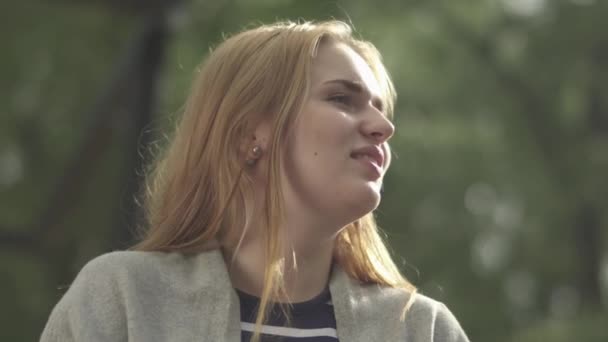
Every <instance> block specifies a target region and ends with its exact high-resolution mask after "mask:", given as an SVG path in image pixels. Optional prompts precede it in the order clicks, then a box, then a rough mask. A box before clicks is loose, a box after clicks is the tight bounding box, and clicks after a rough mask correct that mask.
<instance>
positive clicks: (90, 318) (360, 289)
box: [41, 250, 468, 342]
mask: <svg viewBox="0 0 608 342" xmlns="http://www.w3.org/2000/svg"><path fill="white" fill-rule="evenodd" d="M330 292H331V296H332V302H333V305H334V312H335V316H336V324H337V333H338V338H339V339H340V341H341V342H372V341H378V342H380V341H382V342H386V341H401V342H468V339H467V337H466V335H465V333H464V332H463V330H462V328H461V327H460V325H459V324H458V322H457V321H456V319H455V318H454V316H453V315H452V314H451V313H450V311H449V310H448V309H447V308H446V307H445V305H443V304H441V303H439V302H436V301H434V300H432V299H430V298H428V297H425V296H423V295H419V294H416V295H415V296H416V297H415V301H414V304H413V305H412V306H411V308H410V310H409V311H408V313H407V315H406V318H405V321H400V320H399V317H400V315H401V312H402V310H403V308H404V306H405V303H406V302H407V300H408V299H409V295H408V294H407V293H405V292H404V291H403V290H397V289H392V288H386V287H381V286H378V285H363V284H360V283H359V282H357V281H354V280H353V279H351V278H350V277H348V275H347V274H346V273H345V272H344V271H342V270H341V269H340V268H339V267H334V270H333V273H332V277H331V280H330ZM240 339H241V333H240V312H239V299H238V296H237V294H236V293H235V291H234V290H233V288H232V285H231V283H230V278H229V276H228V272H227V269H226V265H225V263H224V260H223V258H222V255H221V253H220V252H219V251H218V250H215V251H210V252H204V253H200V254H197V255H194V256H184V255H182V254H178V253H158V252H113V253H109V254H105V255H102V256H100V257H98V258H95V259H93V260H92V261H91V262H89V263H88V264H87V265H86V266H85V267H84V268H83V269H82V270H81V272H80V273H79V274H78V276H77V277H76V280H75V281H74V282H73V284H72V285H71V287H70V289H69V290H68V291H67V292H66V293H65V295H64V296H63V298H62V299H61V300H60V301H59V303H58V304H57V306H56V307H55V308H54V309H53V311H52V313H51V316H50V318H49V320H48V322H47V325H46V327H45V329H44V331H43V333H42V337H41V341H42V342H51V341H61V342H69V341H86V342H102V341H104V342H105V341H107V342H110V341H112V342H119V341H141V342H154V341H172V342H190V341H198V342H204V341H210V342H211V341H213V342H219V341H226V342H239V341H240Z"/></svg>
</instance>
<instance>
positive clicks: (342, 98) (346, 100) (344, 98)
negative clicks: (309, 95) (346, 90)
mask: <svg viewBox="0 0 608 342" xmlns="http://www.w3.org/2000/svg"><path fill="white" fill-rule="evenodd" d="M328 100H329V101H331V102H335V103H339V104H343V105H350V104H351V98H350V96H349V95H347V94H336V95H332V96H330V97H329V99H328Z"/></svg>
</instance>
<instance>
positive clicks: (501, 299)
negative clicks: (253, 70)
mask: <svg viewBox="0 0 608 342" xmlns="http://www.w3.org/2000/svg"><path fill="white" fill-rule="evenodd" d="M166 3H168V2H162V1H152V2H144V1H137V0H130V1H123V2H120V1H110V0H107V1H102V0H97V1H93V0H89V1H67V0H64V1H48V0H47V1H44V0H21V1H15V0H14V1H8V2H2V3H1V4H0V13H2V20H0V25H3V27H2V29H0V41H1V42H2V51H3V53H2V54H1V55H0V60H1V61H2V63H0V72H1V75H2V77H1V78H0V90H2V91H1V92H0V108H1V113H2V115H1V116H0V191H1V196H0V243H1V250H0V256H1V257H0V270H1V276H2V281H1V282H0V283H1V284H3V287H2V288H3V291H1V292H0V296H1V297H0V302H2V303H3V305H2V308H1V309H0V321H2V322H5V323H10V324H5V325H4V327H3V329H2V331H1V332H0V340H2V341H31V340H36V339H37V338H38V336H39V334H40V332H41V330H42V327H43V325H44V323H45V320H46V318H47V317H48V314H49V312H50V310H51V308H52V307H53V305H54V304H55V303H56V302H57V300H58V299H59V298H60V296H61V294H62V293H63V291H64V289H65V287H66V285H68V284H69V282H70V281H71V280H72V279H73V277H74V275H75V274H76V272H77V271H78V270H79V269H80V267H82V265H83V264H84V263H85V262H86V261H87V260H89V259H91V258H93V257H94V256H96V255H99V254H101V253H103V252H106V251H109V250H112V249H117V248H124V247H125V246H127V245H128V243H129V240H128V238H126V237H128V228H127V226H128V225H129V222H132V221H129V217H130V215H132V214H131V213H130V211H132V206H131V204H130V203H131V202H132V200H131V194H130V191H131V190H132V187H129V185H128V184H129V183H128V182H126V181H125V178H129V177H130V174H131V170H130V168H131V167H132V166H133V165H135V164H133V161H132V160H130V159H129V158H130V156H134V155H136V153H138V151H139V152H140V153H141V151H142V149H144V148H142V147H141V146H140V147H138V146H137V144H136V143H134V141H138V140H137V139H138V134H139V133H137V132H136V137H135V140H134V139H133V137H132V135H133V133H132V132H131V131H129V127H130V126H129V125H128V124H127V122H128V121H129V117H130V116H132V113H131V112H130V110H129V108H130V107H129V106H127V105H126V104H125V102H124V101H123V100H124V99H122V100H117V103H116V104H115V105H114V106H112V108H111V109H110V110H108V113H102V114H104V115H101V116H99V117H101V118H103V119H104V120H105V121H104V120H102V122H103V124H102V125H100V126H96V125H94V124H93V123H94V122H95V121H94V119H95V118H94V113H95V111H94V110H91V108H92V107H94V106H96V105H97V104H98V103H99V98H100V95H99V94H103V93H104V92H106V91H107V88H109V87H113V86H115V83H116V82H118V83H120V81H115V83H112V82H113V81H112V80H116V79H118V80H120V76H121V75H120V71H121V70H122V69H120V67H119V66H118V65H119V60H120V59H121V57H120V56H121V55H124V53H125V50H128V49H129V46H130V45H133V44H134V43H133V42H134V39H135V38H133V37H136V32H138V31H139V30H140V29H141V27H142V26H143V25H144V23H145V22H146V18H148V20H149V18H155V16H154V15H155V13H157V12H159V11H161V10H162V8H161V5H162V4H166ZM176 8H177V9H176V10H173V11H172V14H171V15H170V17H169V24H170V25H169V27H170V30H171V33H170V35H169V36H168V41H167V42H168V45H167V46H166V50H165V59H164V63H163V65H162V69H161V74H160V75H161V78H160V82H158V84H156V85H155V90H156V94H157V96H156V101H155V103H154V104H155V105H156V107H155V111H154V113H155V117H154V120H153V121H152V122H151V123H149V124H147V125H146V132H147V133H145V134H153V133H155V132H159V131H161V130H162V129H165V128H167V127H169V126H170V123H171V118H172V117H173V114H175V113H179V108H180V106H181V104H182V103H183V101H184V98H185V96H186V94H187V92H188V88H189V83H190V80H191V78H192V75H193V71H194V70H195V69H196V66H197V65H198V63H200V61H201V60H202V58H203V57H204V55H205V54H206V53H207V51H208V50H209V47H211V46H214V45H215V44H217V43H218V42H219V41H221V38H222V35H223V34H225V33H232V32H235V31H238V30H240V29H242V28H243V27H245V26H247V25H250V24H256V23H261V22H263V23H267V22H272V21H275V20H277V19H291V20H297V19H299V18H303V19H314V20H322V19H328V18H338V19H342V20H345V21H351V22H352V23H353V24H354V25H355V28H356V30H357V31H358V32H359V33H360V34H361V36H363V37H364V38H366V39H369V40H371V41H372V42H374V43H375V44H376V45H377V46H378V48H379V50H380V51H381V52H382V53H383V55H384V58H385V62H386V64H387V66H388V69H389V70H390V72H391V74H392V75H393V78H394V81H395V83H396V86H397V89H398V92H399V101H398V107H397V117H396V120H395V121H396V126H397V134H396V136H395V137H394V138H393V140H392V147H393V153H394V155H395V157H394V161H393V165H392V168H391V171H390V172H389V175H388V177H387V180H386V182H385V183H386V184H385V192H384V199H383V203H382V205H381V207H380V209H379V210H378V211H377V213H378V215H377V216H378V220H379V222H380V224H381V226H382V227H383V228H384V229H385V231H386V234H387V240H388V242H389V243H390V244H391V246H392V248H393V250H394V252H395V255H396V257H397V258H398V259H399V260H402V262H401V264H402V266H403V271H404V273H405V274H406V275H407V276H408V278H409V279H410V280H411V281H412V282H414V283H415V284H416V285H417V286H419V287H420V289H421V291H422V292H423V293H426V294H428V295H430V296H432V297H434V298H436V299H438V300H441V301H444V302H446V303H447V305H448V306H449V307H450V308H451V309H452V310H453V311H454V313H455V314H456V316H457V317H458V318H459V320H460V321H461V323H462V325H463V326H464V327H465V330H466V331H467V332H468V334H469V335H470V337H471V340H472V341H503V342H507V341H513V342H515V341H518V342H520V341H523V342H528V341H530V342H532V341H544V340H550V341H589V342H595V341H598V342H599V341H607V340H608V329H606V327H605V323H606V322H608V313H607V310H606V305H607V294H608V254H607V253H606V248H605V246H606V242H607V241H606V239H607V236H606V235H607V234H606V228H607V226H608V210H606V208H608V96H607V94H608V29H607V28H608V27H607V24H606V22H605V18H606V17H608V2H606V1H601V0H595V1H594V0H552V1H549V0H502V1H498V0H461V1H438V0H437V1H416V0H409V1H396V0H393V1H383V2H369V1H363V0H351V1H321V0H311V1H294V0H264V1H253V0H233V1H228V0H225V1H214V2H212V1H202V0H200V1H193V2H182V3H181V4H180V5H178V6H176ZM117 70H118V71H117ZM117 72H118V73H119V74H118V75H116V73H117ZM113 75H114V76H113ZM127 76H128V75H127ZM126 78H127V79H128V77H126ZM125 82H127V81H125ZM124 89H125V91H129V90H130V89H131V85H130V83H127V84H126V85H125V86H124ZM102 100H103V97H102ZM121 101H122V102H121ZM92 132H93V133H96V134H97V135H98V136H99V138H98V139H99V140H98V143H97V145H98V146H97V148H96V149H94V150H93V153H91V155H89V156H88V158H87V159H84V160H85V162H86V163H87V165H88V166H87V167H86V168H83V169H82V170H83V174H82V177H84V178H83V181H81V182H80V183H78V182H77V180H73V181H74V184H82V185H81V186H79V187H78V188H77V189H75V190H73V189H72V190H69V191H68V190H67V188H69V184H70V181H71V180H70V179H68V182H67V183H61V182H59V180H60V179H62V177H65V175H66V165H69V164H70V161H71V160H72V159H73V158H74V156H76V155H77V154H78V153H79V151H80V148H81V146H82V145H83V144H84V142H85V141H86V139H87V137H89V136H90V135H91V134H92ZM139 137H141V136H139ZM131 159H132V158H131ZM62 186H63V187H66V189H63V188H62ZM63 191H65V194H64V193H63ZM63 195H65V196H63ZM68 195H69V196H68ZM49 208H59V209H57V210H50V209H49ZM53 213H57V214H56V215H53ZM49 218H50V219H49Z"/></svg>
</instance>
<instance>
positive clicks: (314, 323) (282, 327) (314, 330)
mask: <svg viewBox="0 0 608 342" xmlns="http://www.w3.org/2000/svg"><path fill="white" fill-rule="evenodd" d="M236 292H237V294H238V296H239V300H240V306H241V341H242V342H249V341H250V340H251V337H252V336H253V332H254V329H255V318H256V314H257V310H258V305H259V303H260V299H259V298H258V297H255V296H252V295H250V294H247V293H244V292H242V291H239V290H236ZM288 309H289V311H288V312H289V315H290V320H291V324H289V321H288V320H287V318H286V317H285V314H284V313H283V311H282V310H281V308H280V307H279V306H275V307H273V309H272V311H271V312H270V314H269V316H268V319H267V320H266V322H265V323H264V324H263V325H262V334H261V342H279V341H280V342H337V341H338V336H337V334H336V318H335V317H334V307H333V305H332V303H331V294H330V292H329V288H326V289H325V290H324V291H323V292H322V293H321V294H319V295H318V296H317V297H315V298H313V299H311V300H309V301H306V302H300V303H294V304H291V305H290V306H288Z"/></svg>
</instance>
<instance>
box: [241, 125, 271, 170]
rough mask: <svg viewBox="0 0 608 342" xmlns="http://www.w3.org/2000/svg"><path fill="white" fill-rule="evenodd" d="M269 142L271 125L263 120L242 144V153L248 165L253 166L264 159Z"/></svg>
mask: <svg viewBox="0 0 608 342" xmlns="http://www.w3.org/2000/svg"><path fill="white" fill-rule="evenodd" d="M268 141H270V123H269V122H267V120H263V121H261V122H260V123H258V124H257V125H256V127H255V129H254V130H253V131H252V132H251V133H250V134H248V135H247V136H246V137H245V138H244V139H243V141H242V142H241V147H240V151H241V154H242V155H243V156H245V161H246V162H247V164H249V165H253V164H255V163H256V161H257V160H258V159H260V158H262V157H263V155H264V154H265V152H266V151H268Z"/></svg>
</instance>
